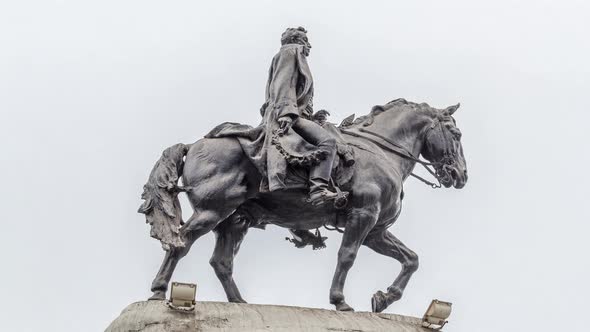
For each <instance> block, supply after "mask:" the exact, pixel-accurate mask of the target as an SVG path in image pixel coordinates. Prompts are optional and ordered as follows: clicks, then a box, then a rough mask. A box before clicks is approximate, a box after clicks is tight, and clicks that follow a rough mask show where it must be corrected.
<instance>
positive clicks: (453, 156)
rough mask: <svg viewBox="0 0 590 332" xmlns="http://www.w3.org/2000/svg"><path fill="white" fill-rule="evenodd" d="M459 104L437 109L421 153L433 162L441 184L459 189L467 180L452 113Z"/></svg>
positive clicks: (459, 133) (458, 135) (459, 134)
mask: <svg viewBox="0 0 590 332" xmlns="http://www.w3.org/2000/svg"><path fill="white" fill-rule="evenodd" d="M458 108H459V104H457V105H454V106H449V107H447V108H446V109H444V110H438V111H436V112H435V113H434V115H433V121H432V124H431V125H430V126H429V127H428V128H427V131H426V133H425V136H424V137H425V141H424V146H423V149H422V155H423V156H424V158H426V159H427V160H428V161H430V162H431V163H433V164H434V167H435V169H436V174H437V177H438V178H439V180H440V182H441V183H442V185H444V186H445V187H447V188H449V187H451V186H453V187H455V188H457V189H460V188H463V186H465V183H466V182H467V164H466V162H465V156H464V155H463V146H462V145H461V131H460V130H459V128H457V124H456V122H455V119H454V118H453V113H455V111H456V110H457V109H458Z"/></svg>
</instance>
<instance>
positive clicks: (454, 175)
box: [437, 166, 467, 189]
mask: <svg viewBox="0 0 590 332" xmlns="http://www.w3.org/2000/svg"><path fill="white" fill-rule="evenodd" d="M437 173H438V174H439V175H440V178H439V181H440V183H441V184H442V185H443V186H445V188H450V187H454V188H456V189H461V188H463V187H464V186H465V183H466V182H467V172H461V171H459V170H458V169H457V168H456V167H452V166H445V167H443V168H442V169H439V170H438V171H437Z"/></svg>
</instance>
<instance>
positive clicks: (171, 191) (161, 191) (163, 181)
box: [137, 143, 190, 251]
mask: <svg viewBox="0 0 590 332" xmlns="http://www.w3.org/2000/svg"><path fill="white" fill-rule="evenodd" d="M189 148H190V145H185V144H180V143H179V144H175V145H173V146H171V147H169V148H167V149H166V150H164V152H163V153H162V156H161V157H160V159H158V161H157V162H156V165H154V168H153V169H152V172H151V173H150V176H149V178H148V181H147V183H146V184H145V185H144V186H143V194H142V195H141V198H142V199H144V200H145V202H143V204H141V206H140V207H139V210H138V211H137V212H139V213H143V214H145V219H146V223H148V224H150V226H151V228H152V229H151V231H150V235H151V236H152V237H153V238H155V239H158V240H160V242H161V243H162V248H164V250H166V251H168V250H170V249H174V248H182V247H184V245H185V244H184V239H183V236H182V234H181V233H180V226H182V225H183V223H184V222H183V221H182V209H181V208H180V201H179V200H178V193H179V192H181V191H183V190H184V189H183V188H182V187H179V186H178V179H179V178H180V177H181V176H182V170H183V167H184V156H185V155H186V154H187V152H188V150H189Z"/></svg>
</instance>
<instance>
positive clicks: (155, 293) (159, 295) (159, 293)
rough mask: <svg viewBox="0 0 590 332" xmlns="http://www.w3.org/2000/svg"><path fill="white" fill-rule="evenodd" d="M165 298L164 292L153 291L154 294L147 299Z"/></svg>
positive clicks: (159, 299) (157, 299)
mask: <svg viewBox="0 0 590 332" xmlns="http://www.w3.org/2000/svg"><path fill="white" fill-rule="evenodd" d="M165 299H166V292H163V291H155V292H154V295H152V296H151V297H150V298H149V299H148V301H162V300H165Z"/></svg>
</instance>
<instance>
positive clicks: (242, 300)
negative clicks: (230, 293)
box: [228, 299, 248, 303]
mask: <svg viewBox="0 0 590 332" xmlns="http://www.w3.org/2000/svg"><path fill="white" fill-rule="evenodd" d="M228 301H229V302H231V303H248V302H246V301H245V300H244V299H231V300H228Z"/></svg>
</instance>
